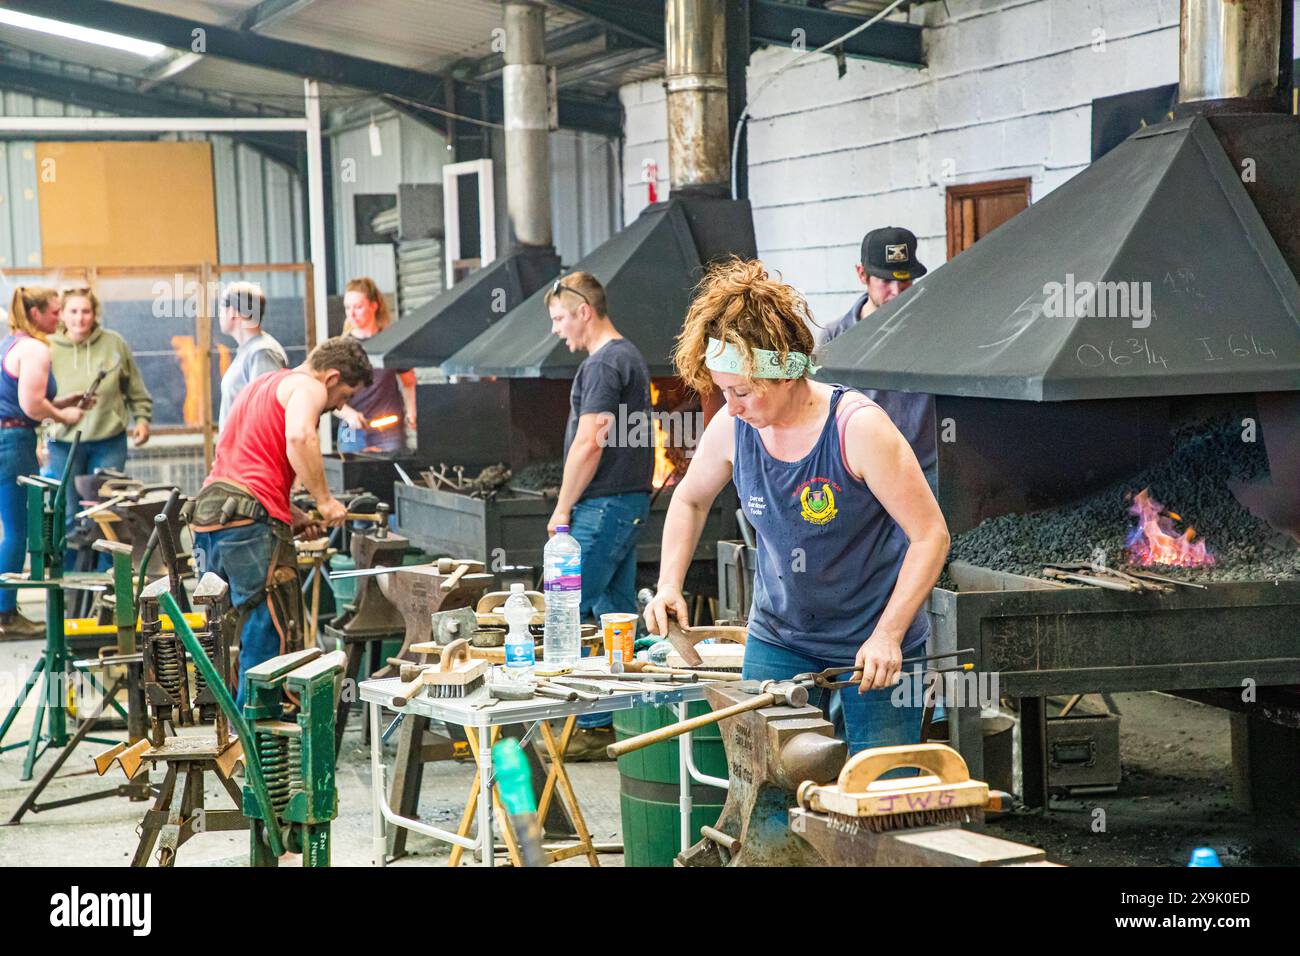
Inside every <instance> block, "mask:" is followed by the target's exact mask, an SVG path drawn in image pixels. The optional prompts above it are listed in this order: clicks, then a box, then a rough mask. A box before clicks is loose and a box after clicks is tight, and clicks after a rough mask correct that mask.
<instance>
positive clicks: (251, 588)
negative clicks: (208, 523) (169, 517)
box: [194, 521, 282, 708]
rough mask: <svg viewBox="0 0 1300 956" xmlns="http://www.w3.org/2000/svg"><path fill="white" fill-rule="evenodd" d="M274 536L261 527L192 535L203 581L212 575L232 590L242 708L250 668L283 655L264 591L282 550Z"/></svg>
mask: <svg viewBox="0 0 1300 956" xmlns="http://www.w3.org/2000/svg"><path fill="white" fill-rule="evenodd" d="M281 547H282V543H281V540H280V539H279V538H278V537H277V536H276V533H275V531H274V530H273V529H272V528H271V527H270V526H269V525H265V524H262V523H261V522H256V521H255V522H253V523H252V524H249V525H244V526H243V527H239V528H224V529H222V530H220V531H204V532H201V533H199V534H196V535H195V536H194V564H195V570H196V572H197V573H198V575H199V576H200V577H202V575H203V574H204V572H206V571H214V572H216V573H217V574H218V575H219V576H220V577H221V578H223V579H224V580H225V581H226V583H227V584H229V585H230V603H231V604H232V605H233V606H234V607H235V609H236V610H238V611H239V612H240V630H239V696H238V697H237V698H236V699H235V703H236V704H237V705H238V706H239V707H240V708H242V707H243V706H244V699H245V696H246V690H247V686H246V684H247V682H246V681H245V679H244V675H245V673H247V671H248V669H249V668H250V667H256V666H257V665H258V664H261V663H262V662H263V661H267V660H270V659H271V658H272V657H275V656H276V655H278V654H279V653H280V634H279V632H278V631H276V629H275V625H274V624H273V623H272V622H271V611H270V608H268V607H267V604H266V594H265V592H264V591H263V590H262V589H263V588H264V587H265V586H266V581H267V578H268V577H269V576H270V571H271V562H272V561H274V560H275V558H276V554H277V552H278V551H279V550H280V549H281Z"/></svg>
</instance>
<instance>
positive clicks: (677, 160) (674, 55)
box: [664, 0, 731, 192]
mask: <svg viewBox="0 0 1300 956" xmlns="http://www.w3.org/2000/svg"><path fill="white" fill-rule="evenodd" d="M664 21H665V22H664V27H665V48H666V53H667V57H666V60H667V63H666V67H665V70H664V86H665V87H666V89H667V90H668V176H669V182H670V183H671V186H672V188H673V189H674V190H677V189H697V190H706V191H714V190H721V191H723V192H726V191H727V185H726V184H727V183H728V181H729V179H730V175H731V169H730V160H731V144H730V142H729V141H728V138H729V137H728V128H727V30H726V15H725V13H724V4H722V3H720V2H719V0H668V2H667V3H666V4H665V5H664Z"/></svg>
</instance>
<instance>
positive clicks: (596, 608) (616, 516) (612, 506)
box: [569, 492, 650, 623]
mask: <svg viewBox="0 0 1300 956" xmlns="http://www.w3.org/2000/svg"><path fill="white" fill-rule="evenodd" d="M649 515H650V496H649V495H648V494H646V493H645V492H636V493H634V494H627V495H609V496H607V497H603V498H585V499H583V500H582V501H579V502H578V503H577V504H576V505H574V506H573V514H572V515H570V516H569V519H570V520H569V533H570V534H571V535H573V536H574V537H575V538H576V539H577V540H578V544H580V545H581V546H582V605H581V609H580V611H579V616H580V617H581V618H582V620H584V621H586V620H592V619H594V620H595V621H596V622H597V623H599V622H600V616H601V615H602V614H635V613H636V543H637V539H638V538H640V537H641V531H642V529H644V528H645V526H646V518H647V517H649Z"/></svg>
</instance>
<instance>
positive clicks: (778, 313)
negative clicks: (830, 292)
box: [673, 256, 815, 394]
mask: <svg viewBox="0 0 1300 956" xmlns="http://www.w3.org/2000/svg"><path fill="white" fill-rule="evenodd" d="M811 321H812V313H811V312H810V311H809V309H808V302H807V301H806V300H805V299H804V297H803V296H802V295H801V294H800V293H799V291H798V290H797V289H795V288H794V287H793V286H791V285H787V284H786V283H784V282H782V281H781V280H780V279H779V278H776V279H774V278H772V277H771V276H769V275H768V272H767V269H766V268H765V267H764V266H763V263H762V262H760V261H759V260H757V259H741V258H739V257H736V256H732V257H731V258H729V259H725V260H723V261H722V262H720V263H718V264H717V265H715V266H713V267H712V268H711V269H709V271H708V273H707V274H706V275H705V277H704V279H703V280H702V281H701V282H700V284H699V286H698V287H697V289H696V294H695V299H694V300H693V301H692V302H691V307H690V309H688V310H687V312H686V321H685V322H683V323H682V330H681V332H680V333H678V335H677V345H676V347H675V348H674V349H673V364H674V365H675V366H676V367H677V374H678V375H679V376H681V378H682V381H684V382H685V383H686V384H687V385H689V386H690V387H691V388H693V389H695V391H697V392H700V393H701V394H704V393H707V392H711V391H712V390H713V379H712V378H711V377H710V376H709V370H708V369H707V368H706V367H705V364H704V353H705V349H706V348H707V347H708V344H709V339H710V338H715V339H721V340H722V341H724V342H731V343H732V344H734V345H735V346H736V348H738V349H739V350H740V353H741V356H742V357H743V359H744V369H745V375H746V377H747V378H749V379H750V380H751V381H754V379H753V374H754V352H753V350H754V349H756V348H759V349H769V350H771V351H773V352H776V353H777V354H778V355H779V356H780V360H781V362H785V361H786V358H787V357H788V356H789V354H790V353H791V352H803V353H804V354H806V355H808V356H810V357H811V356H812V353H813V348H814V345H815V343H814V341H813V335H812V331H811V330H810V329H809V323H810V322H811ZM805 374H807V373H805ZM758 381H759V382H762V381H764V380H762V379H760V380H758Z"/></svg>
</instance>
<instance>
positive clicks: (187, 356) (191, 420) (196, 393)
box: [172, 335, 207, 426]
mask: <svg viewBox="0 0 1300 956" xmlns="http://www.w3.org/2000/svg"><path fill="white" fill-rule="evenodd" d="M172 350H173V351H175V353H176V361H177V362H179V363H180V366H181V375H182V376H183V377H184V379H185V404H184V405H183V406H182V414H183V415H184V416H185V424H186V425H190V426H194V425H202V424H203V406H202V404H201V402H202V395H203V389H202V388H201V386H202V384H203V363H204V362H205V361H207V356H205V355H204V354H203V350H202V349H200V348H199V346H198V343H197V342H195V341H194V336H192V335H173V336H172Z"/></svg>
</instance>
